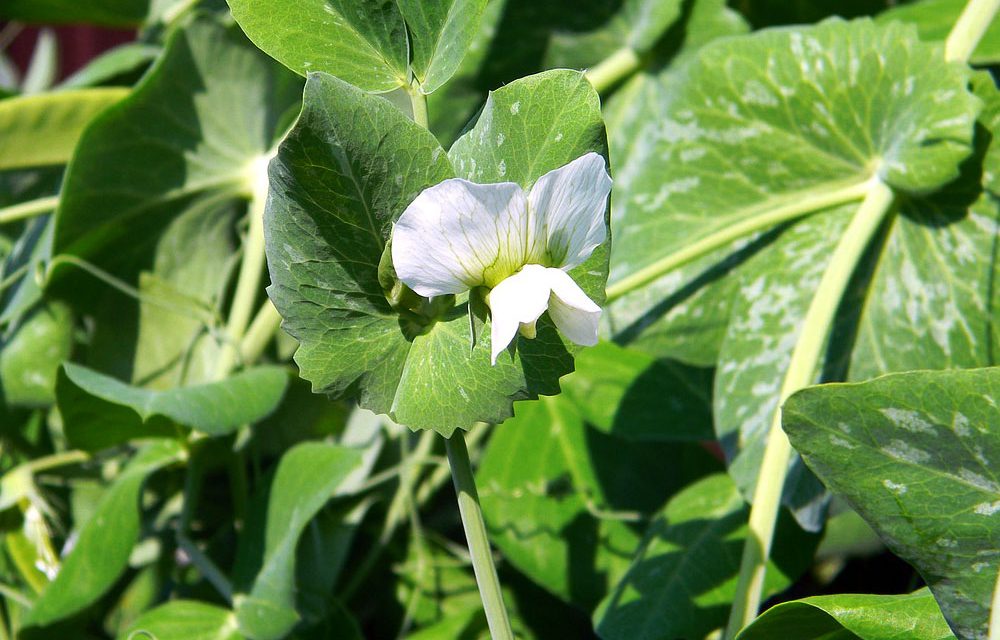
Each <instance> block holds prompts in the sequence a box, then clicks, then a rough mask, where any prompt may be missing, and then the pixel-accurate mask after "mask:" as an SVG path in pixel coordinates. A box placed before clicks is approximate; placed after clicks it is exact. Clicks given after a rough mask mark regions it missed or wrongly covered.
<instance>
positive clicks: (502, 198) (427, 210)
mask: <svg viewBox="0 0 1000 640" xmlns="http://www.w3.org/2000/svg"><path fill="white" fill-rule="evenodd" d="M527 218H528V208H527V202H526V200H525V197H524V192H523V191H522V190H521V188H520V187H519V186H518V185H516V184H514V183H513V182H501V183H498V184H476V183H474V182H469V181H467V180H461V179H458V178H452V179H450V180H445V181H444V182H441V183H439V184H436V185H434V186H433V187H430V188H427V189H424V191H423V192H421V194H420V195H419V196H417V197H416V199H415V200H414V201H413V202H412V203H410V206H408V207H407V208H406V211H404V212H403V215H401V216H400V217H399V220H398V221H397V222H396V226H395V228H394V229H393V232H392V233H393V235H392V262H393V266H394V267H395V269H396V275H398V276H399V279H400V280H402V281H403V283H404V284H406V285H407V286H408V287H410V288H411V289H413V290H414V291H416V292H417V293H418V294H420V295H422V296H428V297H430V296H439V295H444V294H446V293H461V292H463V291H467V290H469V289H471V288H473V287H476V286H479V285H483V284H485V285H487V286H492V285H494V284H496V283H497V282H499V281H500V280H502V279H503V278H505V277H507V276H509V275H511V274H512V273H514V272H515V271H517V270H518V269H519V268H521V265H523V264H524V259H525V255H526V252H527V251H528V248H529V247H530V246H531V245H532V244H533V243H534V242H535V235H534V233H533V232H532V230H531V228H530V227H529V225H528V220H527Z"/></svg>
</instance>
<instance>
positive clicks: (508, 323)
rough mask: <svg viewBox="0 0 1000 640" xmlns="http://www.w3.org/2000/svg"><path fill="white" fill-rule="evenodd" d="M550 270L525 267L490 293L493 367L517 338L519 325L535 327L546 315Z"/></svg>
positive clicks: (532, 266) (530, 266) (533, 266)
mask: <svg viewBox="0 0 1000 640" xmlns="http://www.w3.org/2000/svg"><path fill="white" fill-rule="evenodd" d="M547 271H549V269H546V268H545V267H543V266H541V265H537V264H529V265H526V266H525V267H524V268H523V269H521V270H520V271H519V272H517V273H515V274H514V275H512V276H510V277H509V278H506V279H504V280H502V281H501V282H500V284H498V285H497V286H495V287H493V290H492V291H490V296H489V305H490V316H491V318H492V325H493V328H492V332H491V333H490V342H491V344H492V346H493V349H492V351H493V354H492V356H493V357H492V362H493V364H496V363H497V356H498V355H500V352H502V351H503V350H504V349H506V348H507V346H508V345H509V344H510V343H511V341H512V340H513V339H514V336H516V335H517V330H518V329H519V328H520V326H521V325H522V324H528V325H530V324H533V323H534V322H535V321H536V320H538V317H539V316H541V315H542V314H543V313H544V312H545V308H546V307H547V306H548V304H549V296H550V294H551V291H552V288H551V286H550V282H549V278H548V277H547V276H546V272H547ZM556 271H558V269H556ZM560 273H562V272H560ZM564 275H565V274H564ZM567 277H569V276H567Z"/></svg>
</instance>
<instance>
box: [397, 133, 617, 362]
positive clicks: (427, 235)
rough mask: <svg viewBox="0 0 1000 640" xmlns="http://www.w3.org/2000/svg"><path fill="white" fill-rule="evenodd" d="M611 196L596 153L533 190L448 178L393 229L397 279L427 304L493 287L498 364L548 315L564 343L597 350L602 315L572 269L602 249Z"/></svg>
mask: <svg viewBox="0 0 1000 640" xmlns="http://www.w3.org/2000/svg"><path fill="white" fill-rule="evenodd" d="M610 191H611V177H610V176H609V175H608V172H607V170H606V169H605V167H604V158H602V157H601V156H600V155H598V154H596V153H588V154H586V155H584V156H581V157H579V158H577V159H576V160H574V161H573V162H570V163H569V164H567V165H565V166H562V167H560V168H558V169H555V170H553V171H550V172H548V173H546V174H545V175H544V176H542V177H541V178H539V179H538V181H537V182H535V185H534V186H533V187H532V188H531V192H530V193H525V192H524V190H522V189H521V187H520V186H519V185H517V184H515V183H513V182H500V183H497V184H477V183H474V182H469V181H468V180H462V179H459V178H452V179H450V180H445V181H444V182H441V183H439V184H436V185H434V186H433V187H429V188H428V189H425V190H424V191H423V192H422V193H421V194H420V195H419V196H417V198H416V199H415V200H414V201H413V202H412V203H411V204H410V206H408V207H407V208H406V211H404V212H403V215H402V216H400V218H399V221H398V222H396V226H395V229H394V231H393V236H392V261H393V265H394V266H395V268H396V274H397V275H398V276H399V279H400V280H401V281H402V282H403V283H404V284H405V285H407V286H408V287H410V288H411V289H413V290H414V291H415V292H417V293H418V294H420V295H422V296H426V297H432V296H440V295H445V294H457V293H462V292H464V291H468V290H470V289H472V288H474V287H479V286H484V287H488V288H489V289H491V291H490V293H489V295H488V296H487V298H486V301H487V304H489V306H490V313H491V315H492V318H493V323H492V326H493V330H492V340H491V342H492V345H493V354H492V362H493V364H496V361H497V356H498V355H499V354H500V352H501V351H503V350H504V349H506V348H507V345H509V344H510V343H511V341H512V340H513V339H514V337H515V336H516V335H517V332H518V330H520V331H521V333H522V335H524V336H525V337H528V338H534V337H535V322H536V321H537V320H538V318H539V316H541V315H542V313H544V312H545V310H546V309H548V311H549V316H550V317H551V318H552V321H553V322H554V323H555V325H556V327H557V328H558V329H559V330H560V331H561V332H562V333H563V335H565V336H566V337H567V338H569V339H570V340H572V341H573V342H575V343H576V344H581V345H593V344H596V343H597V325H598V321H599V320H600V317H601V308H600V307H598V306H597V304H595V303H594V301H593V300H591V299H590V298H588V297H587V294H586V293H584V292H583V290H582V289H581V288H580V286H579V285H577V284H576V282H574V281H573V279H572V278H570V277H569V275H568V274H567V273H566V272H567V271H569V270H570V269H572V268H573V267H576V266H577V265H579V264H581V263H582V262H583V261H584V260H586V259H587V258H588V257H589V256H590V254H591V253H592V252H593V251H594V249H595V248H596V247H597V246H598V245H600V244H601V243H603V242H604V238H605V233H606V232H605V228H604V211H605V207H606V203H607V198H608V193H609V192H610Z"/></svg>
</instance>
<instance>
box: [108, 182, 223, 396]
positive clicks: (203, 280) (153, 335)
mask: <svg viewBox="0 0 1000 640" xmlns="http://www.w3.org/2000/svg"><path fill="white" fill-rule="evenodd" d="M240 213H241V210H240V207H239V205H238V204H236V203H233V202H232V201H231V200H230V199H228V198H227V197H225V196H222V197H216V198H205V199H204V200H202V201H200V202H198V203H195V204H193V205H192V206H191V207H189V208H188V209H187V210H186V211H184V212H183V213H181V214H180V215H178V216H177V217H176V218H175V219H174V220H172V221H171V222H170V224H169V225H168V226H167V228H166V229H165V230H164V232H163V234H162V235H161V236H160V237H159V239H158V240H157V242H156V247H155V249H154V251H155V254H154V258H153V264H152V268H151V270H150V271H149V272H143V273H140V275H139V290H140V292H141V293H142V295H143V297H142V299H141V300H140V302H139V322H138V335H137V338H136V341H135V343H134V351H135V353H134V356H133V357H132V363H131V364H132V367H131V379H132V381H133V382H134V383H135V384H138V385H141V386H144V387H149V388H155V389H168V388H170V387H173V386H183V385H190V384H197V383H201V382H210V381H212V380H214V379H216V375H217V372H216V368H217V363H218V357H219V354H220V352H221V351H222V349H223V345H222V344H221V343H220V341H219V340H218V339H216V338H215V336H214V335H212V332H211V329H213V328H214V327H216V326H218V325H219V324H221V321H220V320H219V318H220V317H221V314H222V310H221V308H220V307H221V305H222V301H223V300H224V299H225V293H226V285H227V284H228V282H229V278H230V276H231V274H232V271H233V267H234V266H235V264H236V258H237V257H238V256H237V255H236V254H235V251H236V247H235V246H234V237H233V227H234V224H235V222H236V220H237V219H238V217H239V214H240ZM119 313H120V310H119ZM105 324H110V325H111V328H112V330H117V327H116V326H114V325H113V323H108V322H106V323H105ZM129 346H133V345H129Z"/></svg>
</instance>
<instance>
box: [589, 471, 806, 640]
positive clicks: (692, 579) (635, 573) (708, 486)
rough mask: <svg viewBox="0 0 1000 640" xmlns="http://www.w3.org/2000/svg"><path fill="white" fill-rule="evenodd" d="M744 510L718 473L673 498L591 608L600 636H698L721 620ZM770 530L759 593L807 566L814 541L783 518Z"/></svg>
mask: <svg viewBox="0 0 1000 640" xmlns="http://www.w3.org/2000/svg"><path fill="white" fill-rule="evenodd" d="M749 512H750V509H749V508H748V507H747V506H746V504H745V503H744V502H743V498H742V497H741V496H740V492H739V490H738V489H737V488H736V486H735V485H734V484H733V481H732V480H731V479H730V478H729V477H728V476H726V475H724V474H715V475H712V476H709V477H707V478H704V479H702V480H699V481H698V482H696V483H694V484H692V485H690V486H688V487H685V488H684V489H683V490H682V491H680V492H679V493H677V494H676V495H674V496H673V497H672V498H671V499H670V502H668V503H667V505H666V507H664V509H663V510H662V511H661V512H660V513H658V514H657V516H656V519H655V520H653V522H652V524H651V525H650V526H649V529H648V530H647V532H646V538H645V540H644V542H643V545H642V547H641V548H640V549H639V550H638V552H637V553H636V555H635V558H634V560H633V561H632V565H631V567H630V568H629V570H628V573H626V574H625V575H624V577H622V579H621V581H620V582H619V583H618V584H617V586H616V587H615V588H614V591H612V593H611V594H610V595H608V597H607V598H606V599H605V600H604V601H603V602H602V603H601V606H600V608H599V609H598V610H597V611H596V612H595V613H594V622H595V625H596V627H597V632H598V633H599V634H600V636H601V637H602V638H604V639H605V640H616V639H618V638H621V639H622V640H625V639H628V640H649V639H653V638H657V639H659V638H704V637H706V636H708V635H710V632H711V631H713V630H714V629H717V628H719V627H722V626H723V625H725V622H726V618H727V616H728V613H729V606H730V603H731V602H732V599H733V596H734V594H735V593H736V580H737V576H738V574H739V568H740V554H741V551H742V549H743V541H744V538H745V537H746V533H747V526H746V522H747V517H748V515H749ZM776 535H777V541H776V543H775V546H774V549H775V553H774V557H773V558H772V559H771V561H770V563H769V564H768V567H767V574H766V581H765V584H764V593H765V597H766V596H767V595H770V594H774V593H778V592H779V591H781V590H783V589H785V588H787V587H788V586H789V585H790V584H791V583H792V582H794V581H795V580H796V579H797V578H798V576H799V575H800V574H801V573H802V572H803V571H804V570H805V569H806V568H808V566H809V564H810V562H811V561H812V552H813V550H814V549H815V546H816V543H817V541H818V536H810V535H808V534H805V533H803V532H802V531H801V530H800V529H799V528H798V527H797V526H795V524H794V523H793V522H792V521H791V520H790V519H783V520H782V522H781V523H780V525H779V528H778V532H777V534H776ZM775 637H776V638H777V637H779V636H775ZM787 637H788V638H792V637H795V638H796V640H798V638H797V636H787Z"/></svg>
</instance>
